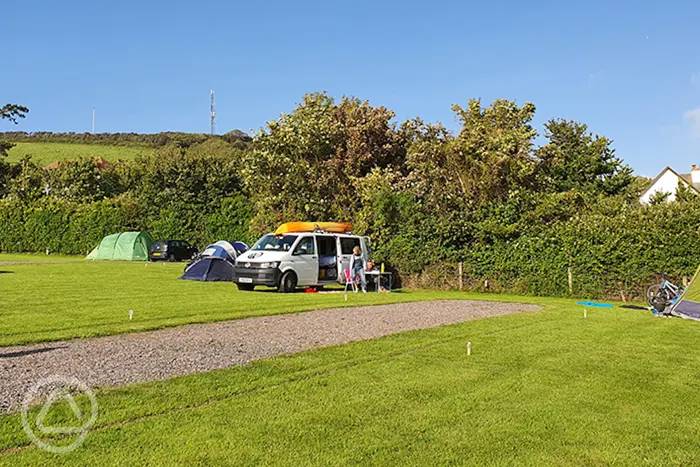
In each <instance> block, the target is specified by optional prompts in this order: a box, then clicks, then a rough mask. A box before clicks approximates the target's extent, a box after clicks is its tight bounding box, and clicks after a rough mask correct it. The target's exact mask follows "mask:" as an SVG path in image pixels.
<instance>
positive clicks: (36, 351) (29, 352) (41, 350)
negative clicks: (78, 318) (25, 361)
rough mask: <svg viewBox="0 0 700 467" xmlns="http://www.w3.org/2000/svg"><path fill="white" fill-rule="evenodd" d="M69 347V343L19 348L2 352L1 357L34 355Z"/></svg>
mask: <svg viewBox="0 0 700 467" xmlns="http://www.w3.org/2000/svg"><path fill="white" fill-rule="evenodd" d="M67 347H68V346H67V345H56V346H53V347H42V348H39V349H28V350H18V351H17V352H7V353H0V358H18V357H26V356H27V355H34V354H40V353H44V352H51V351H52V350H57V349H65V348H67Z"/></svg>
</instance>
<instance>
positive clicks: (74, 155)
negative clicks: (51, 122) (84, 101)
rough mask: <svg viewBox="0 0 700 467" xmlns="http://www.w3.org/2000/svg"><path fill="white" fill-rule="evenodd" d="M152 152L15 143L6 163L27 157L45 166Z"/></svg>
mask: <svg viewBox="0 0 700 467" xmlns="http://www.w3.org/2000/svg"><path fill="white" fill-rule="evenodd" d="M152 152H153V149H152V148H149V147H146V146H138V145H133V146H131V145H130V146H110V145H106V144H83V143H16V146H15V147H13V148H12V149H10V153H9V156H8V161H10V162H17V161H19V160H20V159H21V158H22V157H24V156H26V155H29V156H31V157H32V159H33V160H34V162H35V163H37V164H39V165H42V166H43V165H47V164H49V163H51V162H53V161H57V160H66V159H78V158H80V157H102V158H103V159H107V160H117V159H135V158H136V157H137V156H139V155H146V154H150V153H152Z"/></svg>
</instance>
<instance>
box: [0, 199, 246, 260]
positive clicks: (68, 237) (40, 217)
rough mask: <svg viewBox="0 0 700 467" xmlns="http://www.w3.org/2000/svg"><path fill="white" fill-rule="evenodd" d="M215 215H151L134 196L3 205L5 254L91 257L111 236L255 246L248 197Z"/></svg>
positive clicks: (0, 220) (0, 234) (0, 237)
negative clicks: (143, 234) (134, 233)
mask: <svg viewBox="0 0 700 467" xmlns="http://www.w3.org/2000/svg"><path fill="white" fill-rule="evenodd" d="M218 206H219V207H218V208H217V209H214V210H205V209H194V208H185V209H182V210H175V209H173V208H166V209H164V210H161V211H160V212H158V213H156V214H150V215H149V214H147V213H146V210H145V209H143V208H142V207H141V206H140V205H139V204H138V202H137V201H136V200H135V199H134V198H132V197H130V196H128V195H125V196H120V197H116V198H110V199H105V200H102V201H97V202H92V203H77V202H71V201H66V200H62V199H57V198H50V197H46V198H41V199H39V200H37V201H35V202H33V203H31V204H27V203H26V202H24V201H20V200H14V199H9V198H6V199H0V225H2V229H0V251H7V252H44V251H47V250H48V251H49V252H52V253H62V254H79V255H82V254H87V253H88V252H89V251H90V250H91V249H92V248H94V247H95V245H97V244H98V243H99V241H100V240H101V239H102V238H103V237H104V236H105V235H107V234H110V233H114V232H121V231H125V230H148V231H149V232H150V233H151V234H152V235H153V236H154V237H155V238H179V239H186V240H189V241H190V242H192V243H194V244H195V245H199V246H204V245H206V244H208V243H210V242H213V241H216V240H220V239H230V240H238V239H242V240H245V241H250V237H251V236H250V233H249V232H248V223H249V219H250V206H249V204H248V201H247V200H246V199H245V198H244V197H243V196H232V197H227V198H223V199H222V200H220V203H219V204H218Z"/></svg>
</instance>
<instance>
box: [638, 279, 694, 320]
mask: <svg viewBox="0 0 700 467" xmlns="http://www.w3.org/2000/svg"><path fill="white" fill-rule="evenodd" d="M684 291H685V290H684V289H683V287H681V286H678V285H676V284H674V283H673V282H671V281H669V280H668V279H667V278H666V275H665V274H663V273H662V274H661V283H659V284H654V285H652V286H651V287H649V288H648V289H647V303H649V306H650V307H651V310H652V312H653V313H654V314H655V315H665V314H667V313H665V310H666V309H667V308H668V307H669V306H671V305H673V304H675V303H676V302H677V301H678V300H679V299H680V298H681V296H682V295H683V292H684Z"/></svg>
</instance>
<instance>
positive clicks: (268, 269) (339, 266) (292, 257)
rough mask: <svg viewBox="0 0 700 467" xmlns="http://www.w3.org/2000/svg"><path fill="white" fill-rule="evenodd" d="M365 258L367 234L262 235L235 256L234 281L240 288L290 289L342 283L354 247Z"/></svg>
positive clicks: (366, 257) (284, 290) (298, 233)
mask: <svg viewBox="0 0 700 467" xmlns="http://www.w3.org/2000/svg"><path fill="white" fill-rule="evenodd" d="M356 246H359V247H360V248H361V249H362V255H363V256H364V258H365V259H368V255H369V238H368V237H360V236H358V235H353V234H350V233H330V232H323V231H317V232H288V233H284V234H273V233H270V234H267V235H263V236H262V237H261V238H260V239H259V240H258V241H257V242H256V243H255V245H253V247H252V248H251V249H250V250H248V251H246V252H245V253H243V254H242V255H240V256H238V258H237V259H236V266H235V274H234V281H235V282H236V284H237V285H238V288H239V289H240V290H253V288H254V287H255V286H256V285H267V286H270V287H276V288H277V290H279V291H280V292H291V291H292V290H294V289H295V288H296V287H298V286H302V287H308V286H322V285H327V284H332V283H340V284H345V276H344V272H343V271H344V270H345V269H347V268H349V267H350V257H351V256H352V250H353V248H354V247H356Z"/></svg>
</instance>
